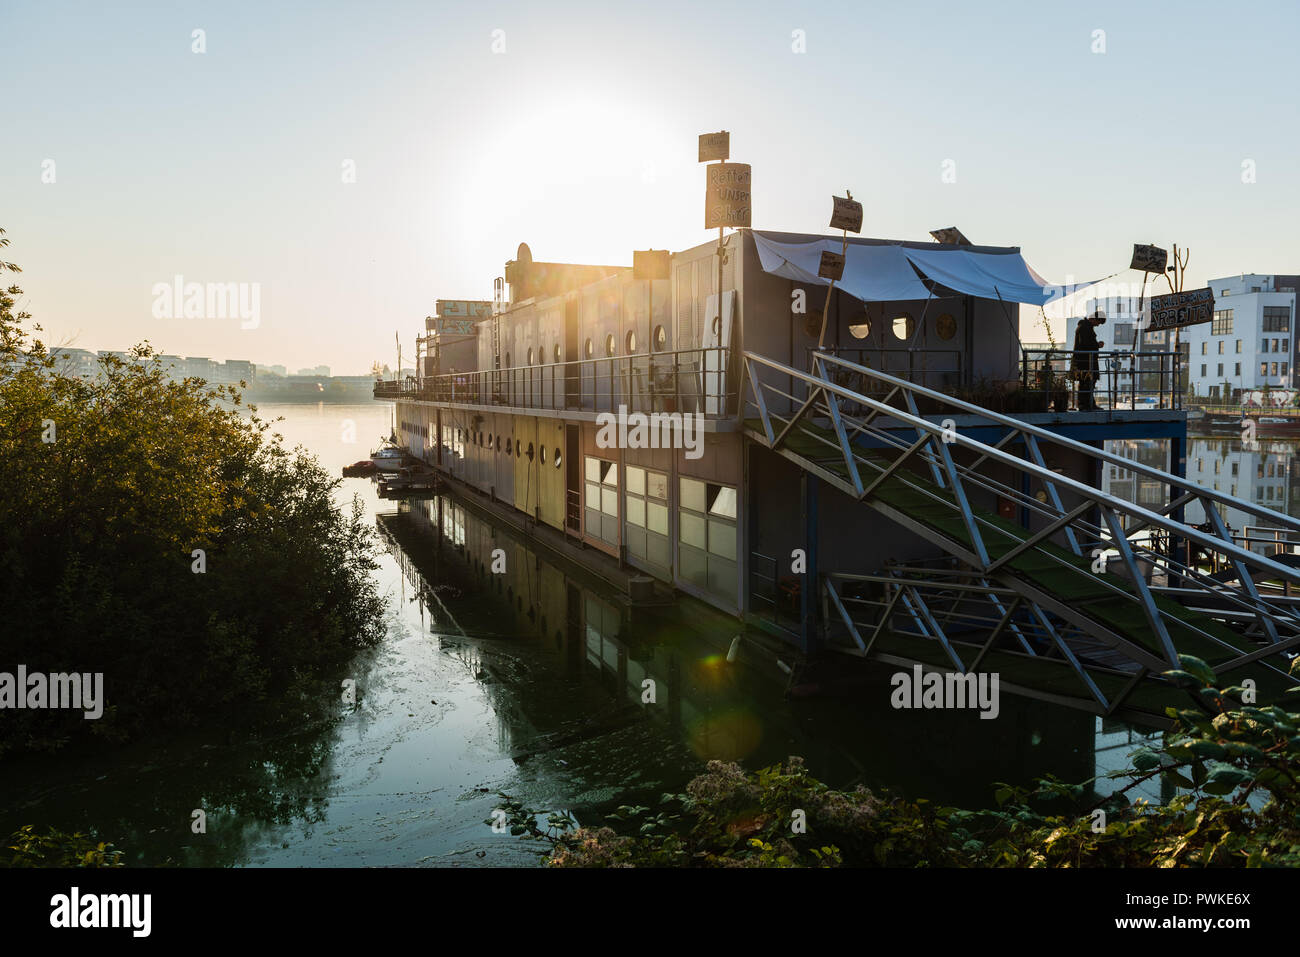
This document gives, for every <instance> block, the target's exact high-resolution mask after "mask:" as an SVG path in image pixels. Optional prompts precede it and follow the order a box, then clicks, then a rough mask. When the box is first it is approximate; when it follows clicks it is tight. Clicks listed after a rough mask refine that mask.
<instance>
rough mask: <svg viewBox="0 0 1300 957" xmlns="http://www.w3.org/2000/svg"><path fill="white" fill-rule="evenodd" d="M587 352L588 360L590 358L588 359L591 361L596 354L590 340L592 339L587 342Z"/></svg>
mask: <svg viewBox="0 0 1300 957" xmlns="http://www.w3.org/2000/svg"><path fill="white" fill-rule="evenodd" d="M585 351H586V354H587V358H588V359H590V358H591V357H592V356H594V355H595V354H596V350H595V347H594V346H593V345H592V344H591V340H590V339H588V340H587V348H586V350H585Z"/></svg>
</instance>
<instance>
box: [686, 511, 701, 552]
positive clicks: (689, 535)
mask: <svg viewBox="0 0 1300 957" xmlns="http://www.w3.org/2000/svg"><path fill="white" fill-rule="evenodd" d="M680 527H681V534H680V537H681V540H682V541H683V542H685V543H686V544H687V545H693V546H694V547H696V548H699V549H703V548H704V547H705V535H706V529H705V525H704V519H702V518H699V517H697V516H695V515H690V514H688V513H686V512H682V514H681V522H680Z"/></svg>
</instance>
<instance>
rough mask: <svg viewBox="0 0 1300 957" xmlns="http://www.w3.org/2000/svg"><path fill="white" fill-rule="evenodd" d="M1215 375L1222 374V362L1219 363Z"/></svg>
mask: <svg viewBox="0 0 1300 957" xmlns="http://www.w3.org/2000/svg"><path fill="white" fill-rule="evenodd" d="M1215 375H1223V363H1222V362H1220V363H1219V371H1218V372H1216V373H1215Z"/></svg>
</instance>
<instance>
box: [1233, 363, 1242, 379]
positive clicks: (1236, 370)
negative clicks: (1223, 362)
mask: <svg viewBox="0 0 1300 957" xmlns="http://www.w3.org/2000/svg"><path fill="white" fill-rule="evenodd" d="M1232 374H1233V375H1238V376H1239V375H1241V363H1240V362H1234V363H1233V364H1232Z"/></svg>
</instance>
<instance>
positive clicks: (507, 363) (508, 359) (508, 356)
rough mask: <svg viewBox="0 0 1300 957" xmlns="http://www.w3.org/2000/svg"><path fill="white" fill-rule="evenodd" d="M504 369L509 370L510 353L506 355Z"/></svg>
mask: <svg viewBox="0 0 1300 957" xmlns="http://www.w3.org/2000/svg"><path fill="white" fill-rule="evenodd" d="M506 368H507V369H509V368H510V353H508V352H507V353H506Z"/></svg>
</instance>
